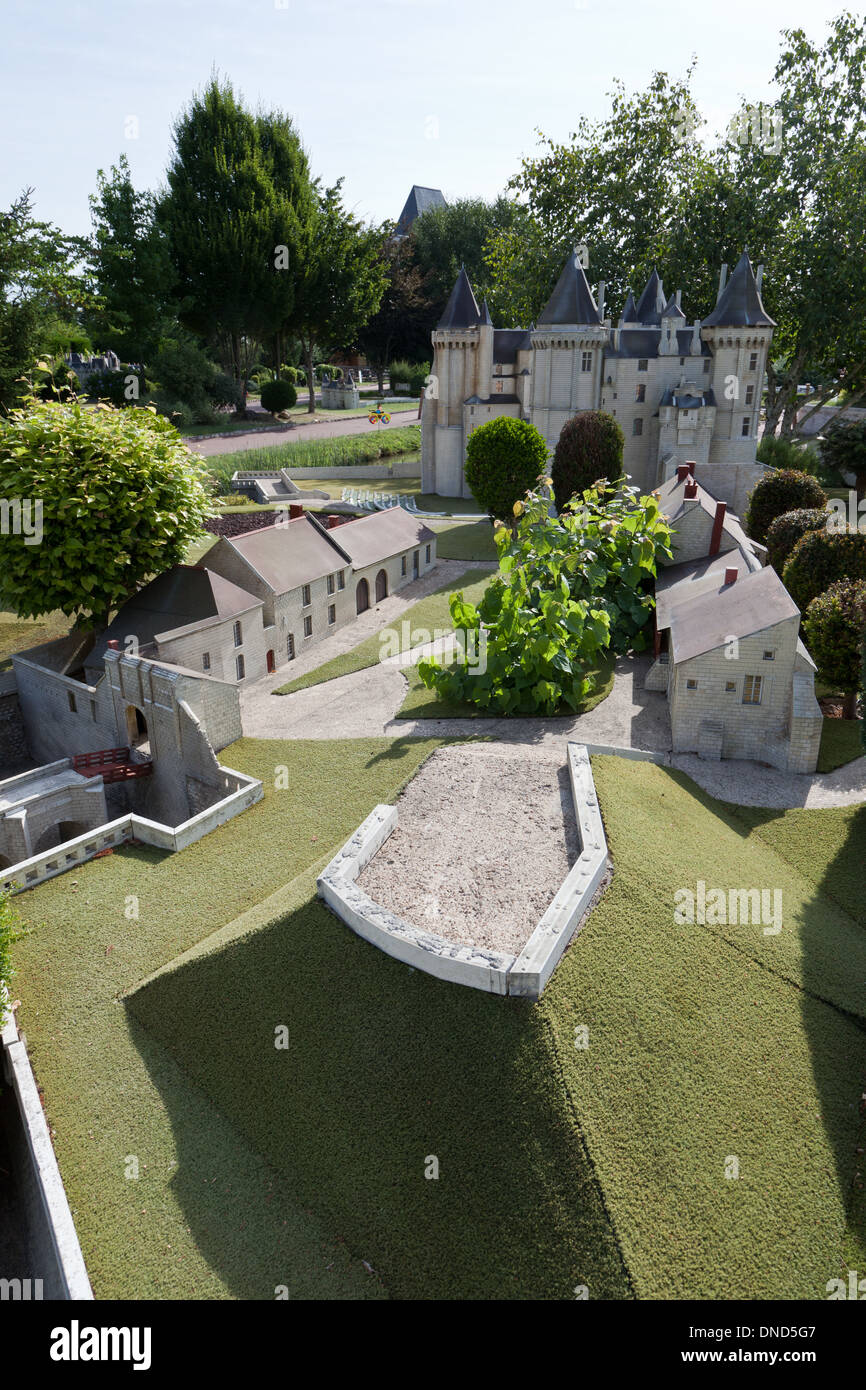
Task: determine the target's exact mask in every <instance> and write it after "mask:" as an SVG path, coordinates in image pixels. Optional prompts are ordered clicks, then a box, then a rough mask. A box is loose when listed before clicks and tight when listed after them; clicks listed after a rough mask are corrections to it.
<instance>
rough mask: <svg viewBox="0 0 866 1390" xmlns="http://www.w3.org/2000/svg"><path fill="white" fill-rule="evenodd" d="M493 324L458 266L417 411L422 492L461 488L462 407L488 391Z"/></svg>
mask: <svg viewBox="0 0 866 1390" xmlns="http://www.w3.org/2000/svg"><path fill="white" fill-rule="evenodd" d="M492 372H493V324H492V322H491V320H490V314H489V313H487V312H485V314H484V315H482V313H481V311H480V310H479V308H478V302H477V300H476V298H475V295H474V294H473V292H472V286H471V285H470V283H469V277H468V276H467V274H466V271H465V269H464V268H463V267H462V266H461V268H460V274H459V275H458V277H457V280H456V282H455V285H454V288H453V290H452V291H451V295H450V298H449V300H448V303H447V304H446V305H445V310H444V313H443V314H442V317H441V319H440V320H439V323H438V324H437V325H436V328H435V330H434V332H433V372H432V375H433V379H434V380H433V391H432V395H431V397H430V398H429V399H425V401H424V407H423V410H422V413H421V485H422V489H423V491H424V492H435V493H438V494H439V495H440V496H442V497H460V496H461V495H462V494H463V492H464V485H463V456H464V448H465V440H464V410H463V405H464V402H465V401H466V399H467V398H468V397H470V396H480V395H482V394H483V395H484V396H487V395H489V392H490V384H489V382H490V377H491V375H492Z"/></svg>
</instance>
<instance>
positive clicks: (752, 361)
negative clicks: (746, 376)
mask: <svg viewBox="0 0 866 1390" xmlns="http://www.w3.org/2000/svg"><path fill="white" fill-rule="evenodd" d="M757 370H758V354H757V353H756V352H750V353H749V371H750V372H756V371H757Z"/></svg>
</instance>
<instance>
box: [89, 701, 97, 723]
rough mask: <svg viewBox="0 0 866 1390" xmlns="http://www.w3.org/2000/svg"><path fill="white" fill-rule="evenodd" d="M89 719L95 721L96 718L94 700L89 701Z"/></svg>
mask: <svg viewBox="0 0 866 1390" xmlns="http://www.w3.org/2000/svg"><path fill="white" fill-rule="evenodd" d="M90 718H91V719H95V718H96V701H95V700H91V701H90Z"/></svg>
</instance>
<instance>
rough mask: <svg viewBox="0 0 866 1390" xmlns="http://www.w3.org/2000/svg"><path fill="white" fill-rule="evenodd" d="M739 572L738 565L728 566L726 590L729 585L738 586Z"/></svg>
mask: <svg viewBox="0 0 866 1390" xmlns="http://www.w3.org/2000/svg"><path fill="white" fill-rule="evenodd" d="M739 572H740V571H739V570H738V569H737V567H736V565H728V567H727V569H726V570H725V588H727V587H728V585H729V584H736V582H737V575H738V574H739Z"/></svg>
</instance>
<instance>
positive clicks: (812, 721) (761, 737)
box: [646, 464, 823, 772]
mask: <svg viewBox="0 0 866 1390" xmlns="http://www.w3.org/2000/svg"><path fill="white" fill-rule="evenodd" d="M657 496H658V500H659V506H660V508H661V510H662V512H663V513H664V515H665V516H666V517H667V519H668V520H669V522H670V523H671V525H672V527H673V528H674V537H673V543H672V549H673V550H674V560H673V563H671V564H668V565H665V566H663V567H662V568H661V569H660V570H659V573H658V576H657V579H656V660H655V662H654V664H653V666H652V668H651V669H650V672H649V674H648V676H647V680H646V685H647V688H648V689H651V690H664V691H665V692H666V694H667V698H668V705H669V709H670V717H671V733H672V741H673V748H674V751H675V752H678V753H698V754H699V755H700V756H701V757H705V758H716V759H718V758H745V759H749V760H753V761H758V762H765V763H770V764H771V765H772V766H774V767H778V768H781V769H782V770H784V771H788V772H814V771H815V768H816V766H817V761H818V750H819V746H820V742H821V730H822V726H823V718H822V715H821V709H820V706H819V705H818V702H817V700H816V698H815V690H814V678H815V664H814V662H813V661H812V658H811V657H810V656H809V653H808V651H807V650H806V648H805V646H804V645H803V642H802V640H801V638H800V635H799V633H800V611H799V609H798V608H797V606H796V604H795V603H794V601H793V599H792V598H791V596H790V594H789V593H788V591H787V589H786V588H785V586H784V584H783V583H782V581H781V579H780V578H779V576H778V575H777V574H776V572H775V570H773V569H771V568H769V567H765V566H764V564H763V560H764V558H765V555H766V551H765V548H764V547H763V546H758V545H756V544H755V542H753V541H751V540H750V539H749V537H748V536H746V534H745V532H744V531H743V529H742V526H741V525H740V522H739V519H738V518H737V517H735V516H732V515H731V514H730V513H729V512H728V510H727V508H726V504H725V503H724V502H720V501H719V500H718V499H717V498H714V497H713V496H712V495H711V494H710V493H709V492H708V491H707V490H706V489H705V488H703V487H701V485H700V484H699V483H697V482H696V480H695V478H694V476H693V473H692V471H691V464H685V465H681V466H680V468H679V470H678V476H677V477H676V478H674V479H671V480H670V481H669V482H668V483H666V484H664V485H663V486H662V487H661V488H659V489H658V492H657Z"/></svg>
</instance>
